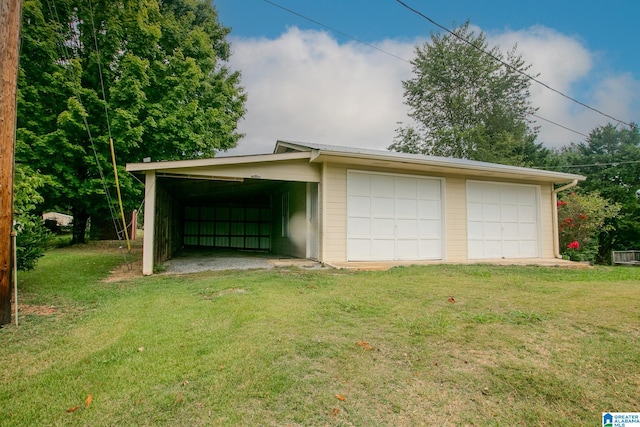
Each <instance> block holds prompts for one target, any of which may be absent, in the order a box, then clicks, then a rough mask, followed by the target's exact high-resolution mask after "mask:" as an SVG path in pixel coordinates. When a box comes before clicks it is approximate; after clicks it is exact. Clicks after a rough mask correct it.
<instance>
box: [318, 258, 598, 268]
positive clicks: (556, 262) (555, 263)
mask: <svg viewBox="0 0 640 427" xmlns="http://www.w3.org/2000/svg"><path fill="white" fill-rule="evenodd" d="M438 264H450V265H452V264H466V265H473V264H491V265H534V266H542V267H563V268H589V267H591V266H590V265H589V264H588V263H581V262H574V261H567V260H564V259H555V258H551V259H547V258H513V259H490V260H470V261H457V262H448V261H440V260H436V261H376V262H371V261H368V262H364V261H361V262H356V261H350V262H335V263H328V264H327V265H328V266H330V267H334V268H338V269H349V270H367V271H376V270H379V271H384V270H389V269H390V268H393V267H401V266H411V265H438Z"/></svg>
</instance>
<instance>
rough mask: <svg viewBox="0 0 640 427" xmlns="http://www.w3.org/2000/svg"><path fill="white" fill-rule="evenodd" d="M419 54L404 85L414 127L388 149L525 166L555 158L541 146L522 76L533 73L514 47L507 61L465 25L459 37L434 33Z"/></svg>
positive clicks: (400, 131)
mask: <svg viewBox="0 0 640 427" xmlns="http://www.w3.org/2000/svg"><path fill="white" fill-rule="evenodd" d="M483 51H484V52H489V53H490V55H487V54H486V53H484V52H483ZM415 54H416V57H415V59H413V61H412V62H411V63H412V65H413V74H414V77H413V78H411V79H409V80H406V81H403V82H402V84H403V87H404V97H405V103H406V104H407V105H408V106H409V107H410V113H409V116H410V117H411V118H412V119H413V121H414V122H415V123H416V125H415V126H412V125H408V126H404V127H402V128H400V129H398V130H397V135H396V138H395V139H394V143H393V144H392V145H391V146H390V147H389V149H391V150H395V151H401V152H408V153H421V154H429V155H436V156H445V157H456V158H464V159H472V160H481V161H488V162H495V163H505V164H512V165H520V166H530V165H538V164H539V163H540V160H541V159H540V158H541V157H545V156H547V155H549V151H548V150H546V149H544V148H542V145H541V144H536V143H535V139H536V134H537V128H535V127H532V125H533V123H532V122H531V119H530V118H531V115H532V114H533V113H535V111H536V109H535V108H534V107H533V106H532V105H531V101H530V99H529V85H530V80H529V79H528V78H527V77H526V76H524V75H523V74H521V73H520V72H526V71H527V70H528V69H529V67H530V66H529V65H526V64H525V62H524V60H523V59H522V57H521V56H520V55H518V54H517V52H516V47H514V48H513V49H512V50H510V51H509V52H507V54H506V57H505V55H503V54H502V53H501V52H500V50H499V48H498V47H497V46H495V47H493V48H491V49H489V46H488V43H487V41H486V37H485V35H484V34H483V33H480V34H478V35H476V34H475V33H474V32H473V31H471V30H470V29H469V22H466V23H465V24H464V25H462V26H460V27H458V28H456V29H454V30H453V34H445V35H440V34H437V33H432V34H431V43H425V44H424V45H422V46H418V47H416V49H415ZM494 58H498V59H500V60H501V61H504V62H506V63H507V64H509V67H507V66H505V65H503V64H501V63H500V62H499V61H498V60H496V59H494ZM516 70H518V71H520V72H518V71H516Z"/></svg>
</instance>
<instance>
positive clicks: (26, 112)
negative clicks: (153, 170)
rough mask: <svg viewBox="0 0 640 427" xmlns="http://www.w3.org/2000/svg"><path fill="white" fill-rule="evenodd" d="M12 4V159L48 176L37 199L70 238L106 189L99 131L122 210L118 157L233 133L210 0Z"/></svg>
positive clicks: (95, 211) (229, 85)
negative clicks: (70, 225)
mask: <svg viewBox="0 0 640 427" xmlns="http://www.w3.org/2000/svg"><path fill="white" fill-rule="evenodd" d="M23 3H24V4H23V47H22V54H21V69H20V72H21V74H20V80H19V88H18V89H19V95H18V143H17V149H16V157H17V158H18V159H19V161H20V162H23V163H25V164H28V165H29V166H31V167H32V168H33V169H34V170H36V171H38V172H39V173H41V174H43V175H46V176H48V177H49V178H50V179H49V182H50V185H47V186H45V187H43V188H42V189H41V193H42V195H43V197H44V203H43V207H45V208H58V209H62V210H66V211H70V212H71V214H72V215H73V216H74V230H73V242H74V243H78V242H84V241H85V229H86V224H87V220H88V218H89V217H90V216H92V215H93V216H104V215H108V212H109V208H110V206H108V203H109V202H108V199H107V198H106V197H105V194H113V195H115V188H114V184H113V181H114V180H113V176H112V175H113V174H112V173H109V171H111V166H110V164H109V161H110V150H109V135H111V136H112V138H113V142H114V146H115V151H116V154H117V161H118V164H119V165H120V166H119V172H120V173H119V177H120V181H121V184H122V187H123V191H124V192H125V194H126V195H127V196H128V197H126V200H127V203H128V205H129V206H128V208H129V209H133V208H134V207H137V204H138V203H139V202H140V197H141V189H140V186H137V185H136V184H135V183H134V182H133V180H132V178H131V177H130V176H129V175H128V174H127V173H126V172H124V164H125V163H126V162H131V161H141V160H142V158H144V157H151V158H153V159H154V160H174V159H193V158H200V157H213V156H214V155H215V153H216V152H217V151H220V150H226V149H228V148H231V147H233V146H235V144H236V143H237V141H238V140H239V139H240V137H241V135H240V134H239V133H238V132H237V123H238V121H239V120H240V119H241V118H242V116H243V115H244V113H245V108H244V105H245V101H246V96H245V94H244V90H243V88H242V87H241V86H240V74H239V73H238V72H235V71H232V70H230V69H229V68H228V67H227V65H226V64H227V60H228V59H229V56H230V52H231V50H230V46H229V44H228V43H227V41H226V36H227V35H228V33H229V29H227V28H225V27H224V26H222V25H221V24H220V23H219V22H218V17H217V13H216V11H215V9H214V7H213V6H212V5H211V3H210V2H209V1H205V0H115V1H112V0H93V1H79V0H56V1H55V2H51V1H49V0H47V1H46V2H45V1H40V0H25V1H24V2H23ZM111 203H114V202H113V201H111ZM112 207H113V206H111V208H112Z"/></svg>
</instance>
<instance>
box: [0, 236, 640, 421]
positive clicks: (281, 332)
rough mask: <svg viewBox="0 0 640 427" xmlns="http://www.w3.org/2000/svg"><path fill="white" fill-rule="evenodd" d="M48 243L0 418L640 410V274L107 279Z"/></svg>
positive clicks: (263, 274)
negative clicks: (47, 311)
mask: <svg viewBox="0 0 640 427" xmlns="http://www.w3.org/2000/svg"><path fill="white" fill-rule="evenodd" d="M121 263H122V256H121V255H120V254H119V253H118V251H117V249H114V248H101V247H97V246H95V245H90V246H88V247H71V248H64V249H56V250H53V251H49V252H48V253H47V254H46V255H45V257H44V258H43V259H42V260H41V261H40V263H39V264H38V267H37V268H36V270H34V271H32V272H28V273H22V274H20V275H19V277H20V284H19V287H20V292H21V294H20V298H21V301H20V302H21V303H25V304H31V305H38V306H46V307H50V306H54V307H55V308H54V309H51V310H50V311H53V314H48V315H43V314H45V313H39V314H30V315H23V317H22V318H21V323H20V326H19V327H17V328H16V327H15V326H9V327H5V328H3V329H0V349H1V350H0V366H1V368H0V374H1V381H0V425H3V426H4V425H7V426H9V425H17V426H32V425H65V426H66V425H78V426H80V425H82V426H84V425H87V426H115V425H132V426H133V425H135V426H142V425H149V426H151V425H153V426H157V425H166V426H198V425H202V426H204V425H224V426H226V425H243V426H264V425H278V426H280V425H281V426H288V425H291V426H296V425H304V426H307V425H311V426H318V425H329V426H333V425H341V426H349V425H355V426H373V425H393V426H417V425H425V426H432V425H495V426H507V425H509V426H513V425H549V426H551V425H553V426H558V425H567V426H570V425H576V426H585V425H593V426H595V425H601V413H602V412H603V411H618V412H622V411H640V269H638V268H623V267H621V268H605V267H598V268H590V269H575V270H573V269H559V268H543V267H494V266H487V265H481V266H450V265H443V266H422V267H405V268H396V269H392V270H390V271H387V272H348V271H338V270H329V269H327V270H299V269H292V268H285V269H274V270H264V271H249V272H246V271H243V272H237V271H235V272H234V271H229V272H215V273H199V274H193V275H184V276H169V275H156V276H152V277H144V278H143V277H140V278H136V279H130V280H125V281H120V282H105V281H103V280H102V279H104V278H105V277H106V276H107V275H108V272H109V271H110V270H111V269H113V268H114V267H116V266H117V265H119V264H121Z"/></svg>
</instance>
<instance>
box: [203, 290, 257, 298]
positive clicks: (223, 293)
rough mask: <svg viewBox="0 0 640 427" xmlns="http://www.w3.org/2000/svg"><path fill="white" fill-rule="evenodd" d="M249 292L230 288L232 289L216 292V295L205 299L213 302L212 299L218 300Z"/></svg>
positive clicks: (205, 296)
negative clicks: (226, 296)
mask: <svg viewBox="0 0 640 427" xmlns="http://www.w3.org/2000/svg"><path fill="white" fill-rule="evenodd" d="M247 292H249V291H247V290H246V289H242V288H230V289H224V290H222V291H219V292H216V293H214V294H211V295H204V296H203V298H204V299H206V300H212V299H216V298H220V297H222V296H224V295H230V294H246V293H247Z"/></svg>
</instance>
